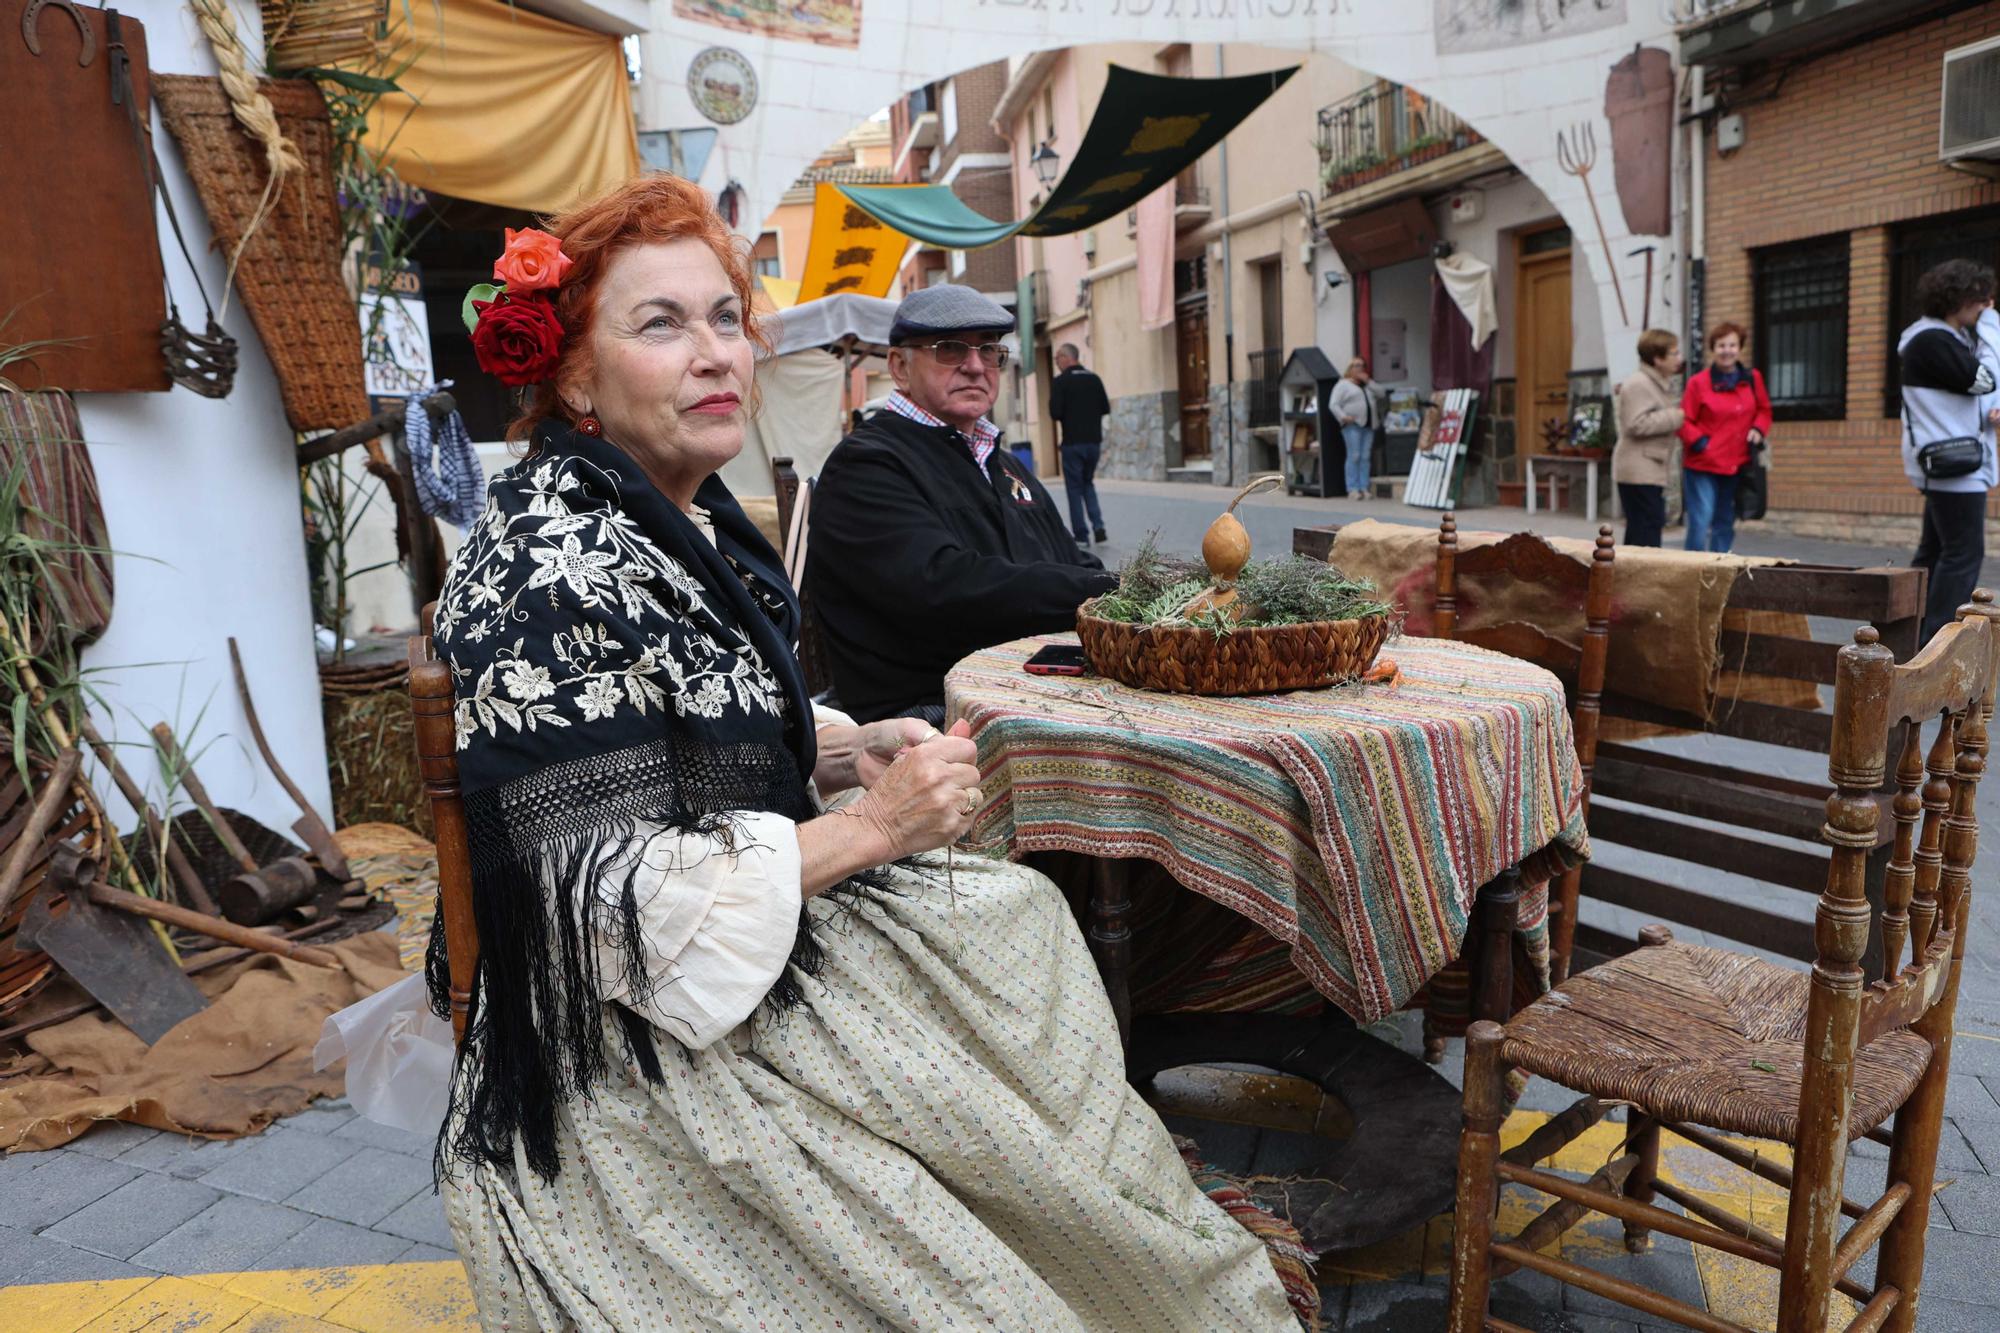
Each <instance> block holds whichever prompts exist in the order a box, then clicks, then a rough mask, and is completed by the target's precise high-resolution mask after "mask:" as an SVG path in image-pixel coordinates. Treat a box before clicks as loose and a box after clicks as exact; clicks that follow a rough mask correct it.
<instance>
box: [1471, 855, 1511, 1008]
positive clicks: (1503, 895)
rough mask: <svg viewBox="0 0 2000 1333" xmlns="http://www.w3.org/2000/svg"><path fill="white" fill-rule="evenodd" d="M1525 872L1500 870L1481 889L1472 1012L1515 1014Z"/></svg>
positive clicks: (1477, 906) (1476, 909)
mask: <svg viewBox="0 0 2000 1333" xmlns="http://www.w3.org/2000/svg"><path fill="white" fill-rule="evenodd" d="M1520 900H1521V872H1520V871H1519V870H1517V869H1515V868H1513V867H1511V866H1510V867H1509V868H1508V869H1506V870H1503V871H1501V872H1500V874H1499V875H1498V876H1496V877H1495V878H1494V879H1493V881H1492V882H1491V883H1489V884H1487V885H1486V886H1485V887H1484V888H1482V889H1480V890H1479V896H1478V898H1477V899H1476V900H1475V903H1474V909H1473V910H1474V913H1475V915H1474V919H1473V925H1474V928H1475V929H1476V930H1477V931H1478V932H1479V953H1478V954H1477V956H1476V960H1475V963H1474V966H1473V976H1472V1016H1473V1017H1474V1018H1483V1019H1486V1020H1487V1021H1489V1022H1493V1023H1505V1022H1506V1021H1507V1020H1508V1019H1510V1018H1512V1017H1513V1016H1514V1012H1513V1011H1514V927H1515V925H1516V923H1517V922H1518V920H1519V916H1520Z"/></svg>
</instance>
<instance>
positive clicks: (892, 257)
mask: <svg viewBox="0 0 2000 1333" xmlns="http://www.w3.org/2000/svg"><path fill="white" fill-rule="evenodd" d="M874 188H877V189H882V190H887V191H889V192H890V193H892V194H895V193H905V194H906V193H909V192H910V191H913V190H927V189H934V188H935V189H943V188H944V187H942V186H927V185H883V186H877V187H874ZM947 193H949V191H947ZM909 248H910V238H909V237H908V236H905V235H904V234H903V233H902V232H900V231H897V230H896V229H895V228H894V227H892V226H889V225H887V224H885V223H884V222H882V221H881V219H879V218H877V217H876V216H875V215H874V214H872V213H869V212H867V211H866V210H864V209H861V208H857V207H856V206H855V205H853V204H852V203H849V202H848V201H847V199H846V198H844V197H843V196H842V195H841V193H840V188H839V187H838V186H835V185H831V184H829V183H828V182H826V181H821V182H820V183H819V184H818V185H815V186H814V187H813V221H812V240H811V241H810V242H808V243H807V245H806V271H805V273H804V274H802V275H801V276H800V278H799V294H798V300H800V301H817V300H818V299H819V298H820V297H822V296H838V295H839V294H841V293H842V292H853V293H854V294H855V295H857V296H887V295H888V294H889V288H890V287H891V286H893V285H894V284H895V281H896V273H897V271H898V270H899V269H901V268H902V267H903V256H904V255H905V254H906V253H908V251H909Z"/></svg>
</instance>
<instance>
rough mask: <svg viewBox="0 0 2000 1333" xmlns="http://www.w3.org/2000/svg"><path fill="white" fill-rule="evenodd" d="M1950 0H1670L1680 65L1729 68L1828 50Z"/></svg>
mask: <svg viewBox="0 0 2000 1333" xmlns="http://www.w3.org/2000/svg"><path fill="white" fill-rule="evenodd" d="M1949 7H1952V0H1813V2H1812V3H1810V4H1773V3H1771V0H1672V9H1671V13H1672V15H1673V20H1674V23H1675V25H1676V26H1677V27H1678V28H1679V29H1680V40H1681V62H1682V63H1683V64H1688V65H1708V66H1711V67H1715V68H1724V69H1726V68H1730V67H1732V66H1744V65H1751V64H1758V63H1762V62H1765V61H1770V60H1775V59H1780V58H1790V57H1796V56H1802V55H1805V54H1808V53H1811V52H1818V51H1826V50H1830V49H1832V48H1833V47H1835V46H1841V45H1844V44H1847V43H1852V42H1858V41H1864V40H1867V39H1868V38H1870V37H1873V36H1876V35H1878V34H1882V33H1887V32H1891V31H1895V30H1897V29H1899V28H1901V27H1904V26H1906V25H1907V24H1909V23H1910V22H1912V21H1913V20H1916V19H1918V18H1921V17H1923V16H1924V15H1925V14H1927V13H1928V12H1930V11H1932V10H1940V9H1945V8H1949Z"/></svg>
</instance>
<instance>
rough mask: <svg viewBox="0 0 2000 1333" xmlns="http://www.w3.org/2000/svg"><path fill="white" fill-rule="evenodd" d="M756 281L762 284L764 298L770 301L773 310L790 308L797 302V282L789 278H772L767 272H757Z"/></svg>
mask: <svg viewBox="0 0 2000 1333" xmlns="http://www.w3.org/2000/svg"><path fill="white" fill-rule="evenodd" d="M757 281H758V282H759V283H761V284H762V285H763V288H764V299H765V300H767V301H769V302H770V303H771V308H772V309H773V310H790V309H791V308H792V307H793V306H795V305H797V304H798V303H799V284H798V282H797V281H796V280H795V279H791V278H774V277H772V276H771V275H770V274H768V273H759V274H758V275H757Z"/></svg>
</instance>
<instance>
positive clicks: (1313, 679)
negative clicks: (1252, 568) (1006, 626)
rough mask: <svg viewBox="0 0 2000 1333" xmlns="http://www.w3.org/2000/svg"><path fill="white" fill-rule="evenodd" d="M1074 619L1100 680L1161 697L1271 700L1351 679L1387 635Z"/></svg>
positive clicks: (1377, 622)
mask: <svg viewBox="0 0 2000 1333" xmlns="http://www.w3.org/2000/svg"><path fill="white" fill-rule="evenodd" d="M1095 604H1096V603H1095V602H1094V601H1091V602H1085V603H1084V604H1083V605H1082V607H1080V608H1079V609H1078V610H1077V613H1076V632H1077V637H1078V638H1079V639H1081V640H1082V642H1083V651H1084V652H1085V653H1086V654H1088V655H1089V657H1090V664H1091V665H1092V666H1093V667H1095V668H1096V669H1097V674H1098V675H1100V676H1109V677H1110V678H1111V679H1112V680H1115V681H1119V682H1121V683H1122V684H1126V685H1136V686H1138V687H1140V688H1141V689H1147V690H1162V691H1165V692H1167V693H1169V694H1271V693H1274V692H1276V691H1279V690H1311V689H1318V688H1319V687H1321V686H1323V685H1338V684H1340V683H1341V682H1342V681H1348V680H1353V679H1354V678H1355V677H1356V676H1359V675H1360V674H1361V673H1362V672H1364V671H1366V670H1367V669H1368V668H1369V666H1370V665H1372V664H1373V663H1374V661H1375V654H1376V653H1378V652H1380V651H1381V650H1382V642H1383V640H1385V639H1386V638H1388V636H1389V621H1388V619H1387V617H1384V616H1370V617H1368V618H1367V619H1364V620H1320V621H1314V622H1312V623H1311V624H1306V625H1269V626H1264V627H1262V628H1247V629H1235V630H1231V631H1230V632H1229V633H1227V634H1217V633H1215V632H1214V631H1213V630H1207V629H1198V628H1194V627H1191V626H1164V627H1163V626H1159V625H1129V624H1126V623H1124V622H1123V621H1117V620H1104V619H1101V618H1100V617H1097V616H1094V615H1092V614H1090V609H1091V607H1092V606H1094V605H1095Z"/></svg>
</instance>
